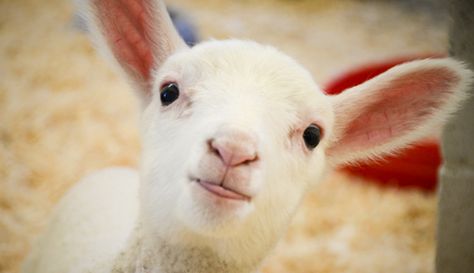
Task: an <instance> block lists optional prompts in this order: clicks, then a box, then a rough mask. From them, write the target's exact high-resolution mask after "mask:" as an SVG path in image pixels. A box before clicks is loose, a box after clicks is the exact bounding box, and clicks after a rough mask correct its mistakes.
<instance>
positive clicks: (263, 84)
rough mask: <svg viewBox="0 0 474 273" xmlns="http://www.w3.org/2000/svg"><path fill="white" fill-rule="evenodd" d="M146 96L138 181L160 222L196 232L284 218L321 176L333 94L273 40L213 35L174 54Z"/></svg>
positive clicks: (230, 230) (224, 231) (218, 232)
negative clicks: (172, 216)
mask: <svg viewBox="0 0 474 273" xmlns="http://www.w3.org/2000/svg"><path fill="white" fill-rule="evenodd" d="M152 93H153V94H152V97H151V101H150V102H149V103H148V105H147V107H146V109H145V113H144V118H143V120H144V122H143V127H144V128H143V132H144V136H143V141H144V144H143V147H144V151H143V154H144V160H143V181H144V182H145V183H146V187H144V189H145V192H144V195H145V196H146V199H147V200H148V201H146V202H147V204H153V205H152V207H150V211H151V212H150V213H155V214H160V215H162V216H165V217H159V218H157V221H158V222H159V223H163V222H169V221H170V220H169V218H168V217H169V213H176V216H177V217H178V219H179V220H180V221H181V222H183V223H186V225H188V226H189V227H191V228H192V229H193V230H196V231H199V232H204V233H208V234H212V235H213V236H220V235H227V234H228V233H233V232H234V231H236V230H239V229H240V228H242V226H241V224H242V223H245V222H246V220H247V219H248V218H249V217H250V216H251V215H255V216H262V215H267V216H266V217H261V218H260V219H258V221H260V222H265V221H266V220H265V218H267V219H270V218H272V217H271V216H270V215H272V214H276V216H275V217H278V218H286V217H287V215H289V213H290V212H291V211H293V209H294V208H295V206H296V204H297V203H298V201H299V200H300V199H301V196H302V194H303V192H304V191H305V189H306V187H307V185H308V184H309V183H310V181H316V180H318V178H319V177H320V176H321V174H322V171H323V168H324V166H325V147H326V146H327V143H328V141H327V139H330V138H329V137H328V138H326V135H328V136H330V135H331V131H332V126H333V111H332V106H331V103H330V100H329V99H328V98H327V97H326V96H325V95H324V94H323V93H322V92H321V91H320V90H319V89H318V87H317V86H316V85H315V84H314V82H313V80H312V79H311V77H310V75H309V74H308V73H307V72H306V71H305V70H304V69H302V68H301V67H300V66H299V65H298V64H296V62H294V61H293V60H292V59H290V58H289V57H287V56H285V55H283V54H281V53H279V52H277V51H276V50H275V49H273V48H271V47H265V46H261V45H258V44H256V43H253V42H241V41H226V42H221V41H219V42H207V43H203V44H201V45H198V46H196V47H194V48H192V49H190V50H184V51H181V52H177V53H175V54H174V55H172V56H170V57H169V58H168V60H166V62H165V63H164V64H163V66H162V67H161V68H160V69H159V70H158V73H157V74H156V77H155V79H154V84H153V88H152ZM151 200H155V201H151ZM157 202H160V203H162V204H160V205H159V206H157V204H156V203H157ZM160 207H166V208H170V209H171V211H164V210H161V211H160V210H157V208H160ZM165 218H166V219H167V220H166V221H165ZM268 224H269V225H270V224H271V223H268ZM272 224H274V223H272ZM161 225H162V224H161ZM176 226H177V225H176V223H174V224H173V227H174V228H175V229H176Z"/></svg>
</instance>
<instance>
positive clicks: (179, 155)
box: [23, 0, 472, 273]
mask: <svg viewBox="0 0 474 273" xmlns="http://www.w3.org/2000/svg"><path fill="white" fill-rule="evenodd" d="M87 9H88V10H89V12H88V22H89V24H90V29H91V31H92V32H93V34H94V37H95V39H96V41H97V42H98V45H99V49H100V50H102V51H103V52H104V53H105V54H106V55H108V56H109V57H110V59H111V60H113V61H115V62H116V63H117V64H118V67H120V68H121V69H122V71H123V72H124V74H125V76H126V77H127V79H128V80H129V81H130V84H131V85H132V86H133V88H134V90H135V92H136V94H137V95H138V96H139V98H140V99H141V102H142V105H143V114H142V120H141V131H142V139H143V152H142V160H141V167H140V171H139V172H137V171H135V170H131V169H126V168H110V169H106V170H102V171H98V172H96V173H93V174H91V175H89V176H87V177H85V178H84V179H83V180H82V181H80V182H79V183H78V184H76V185H75V186H74V187H73V188H72V189H71V190H70V191H69V192H68V193H67V194H66V195H65V196H64V197H63V199H62V200H61V201H60V202H59V204H58V206H57V208H56V210H55V212H54V213H53V216H52V219H51V221H50V224H49V226H48V227H47V228H46V230H45V233H44V234H43V235H42V236H41V237H40V238H39V240H38V242H37V244H36V245H35V246H34V247H33V249H32V251H31V253H30V255H29V256H28V257H27V259H26V261H25V263H24V266H23V272H25V273H64V272H74V273H86V272H87V273H89V272H101V273H106V272H114V273H118V272H123V273H125V272H155V273H158V272H159V273H175V272H194V273H203V272H206V273H209V272H226V273H244V272H245V273H249V272H255V271H257V270H258V267H259V265H260V264H261V262H262V260H263V259H264V258H265V256H266V255H268V253H269V252H270V251H271V249H272V248H273V247H274V245H275V244H276V242H277V241H278V239H279V238H280V237H281V236H282V234H283V233H284V232H285V230H286V228H287V226H288V224H289V222H290V220H291V217H292V215H293V213H294V211H295V210H296V208H297V207H298V204H299V203H300V201H301V199H302V198H303V196H304V194H305V192H306V191H307V189H308V188H309V187H311V186H312V185H314V184H316V183H317V182H318V181H319V180H321V178H322V177H323V176H324V174H325V173H326V171H327V170H328V169H330V168H332V167H335V166H338V165H340V164H347V163H350V162H356V161H359V160H370V159H372V158H378V157H381V156H383V155H385V154H389V153H393V152H396V151H397V150H398V149H400V148H402V147H404V146H406V145H409V144H410V143H412V142H414V141H416V140H418V139H420V138H422V137H424V136H426V135H429V134H432V133H433V131H434V129H435V128H439V127H440V126H442V124H443V122H444V121H445V120H446V119H447V118H448V117H449V115H450V114H451V113H453V112H454V111H455V110H456V109H457V108H458V106H459V105H460V103H461V102H462V101H463V99H464V98H465V97H466V96H467V94H466V91H465V90H466V88H467V86H468V85H469V84H470V82H471V78H472V73H471V72H470V71H469V70H467V69H466V68H465V67H464V65H463V64H462V63H460V62H458V61H455V60H453V59H449V58H447V59H437V60H435V59H432V60H421V61H415V62H411V63H407V64H403V65H400V66H398V67H395V68H393V69H391V70H389V71H387V72H385V73H384V74H382V75H380V76H378V77H376V78H374V79H372V80H370V81H368V82H366V83H363V84H361V85H359V86H356V87H354V88H352V89H350V90H346V91H345V92H343V93H342V94H340V95H337V96H327V95H325V94H324V92H323V91H322V90H321V89H319V88H318V87H317V85H316V84H315V83H314V81H313V79H312V78H311V76H310V74H309V73H308V72H307V71H306V70H305V69H304V68H302V67H301V66H300V65H299V64H297V63H296V62H295V61H294V60H293V59H291V58H290V57H287V56H286V55H284V54H283V53H281V52H279V51H277V50H276V49H274V48H272V47H269V46H263V45H259V44H257V43H254V42H249V41H238V40H228V41H209V42H204V43H202V44H199V45H197V46H195V47H193V48H188V47H187V46H186V45H185V44H184V43H183V41H182V40H181V38H179V36H178V34H177V33H176V32H175V30H174V29H173V27H172V24H171V22H170V19H169V18H168V16H167V13H166V10H165V6H164V4H163V3H162V2H155V1H153V0H139V1H136V0H120V1H117V0H90V1H89V2H88V4H87Z"/></svg>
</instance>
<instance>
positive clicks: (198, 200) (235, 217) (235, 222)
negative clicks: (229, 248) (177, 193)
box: [178, 183, 254, 237]
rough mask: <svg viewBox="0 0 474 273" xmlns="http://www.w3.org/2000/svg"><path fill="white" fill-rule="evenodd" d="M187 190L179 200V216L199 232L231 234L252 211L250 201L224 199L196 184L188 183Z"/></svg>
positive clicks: (213, 234)
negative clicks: (185, 194) (186, 193)
mask: <svg viewBox="0 0 474 273" xmlns="http://www.w3.org/2000/svg"><path fill="white" fill-rule="evenodd" d="M188 193H189V195H187V196H186V197H185V198H183V199H182V200H180V201H181V202H179V203H180V206H179V208H178V213H179V216H178V217H179V219H180V220H181V222H183V223H184V224H185V225H186V226H187V227H188V228H190V229H191V230H193V231H194V232H197V233H200V234H202V235H207V236H211V237H221V236H226V235H230V234H232V233H234V232H236V231H237V230H239V228H240V227H241V226H242V225H243V224H244V222H245V220H246V219H247V217H248V216H249V214H251V213H252V211H253V210H254V205H253V203H252V201H251V200H234V199H230V198H223V197H220V196H217V195H215V194H213V193H211V192H209V191H208V190H206V189H204V188H202V186H200V185H199V184H197V183H190V184H189V191H188ZM183 197H184V196H183Z"/></svg>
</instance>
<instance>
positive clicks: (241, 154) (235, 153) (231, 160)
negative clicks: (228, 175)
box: [208, 131, 258, 167]
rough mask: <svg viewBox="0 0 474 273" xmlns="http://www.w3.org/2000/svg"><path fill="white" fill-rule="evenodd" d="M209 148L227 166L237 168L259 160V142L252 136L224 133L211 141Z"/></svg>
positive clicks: (239, 133) (235, 132) (232, 132)
mask: <svg viewBox="0 0 474 273" xmlns="http://www.w3.org/2000/svg"><path fill="white" fill-rule="evenodd" d="M208 143H209V148H210V150H211V152H212V153H214V154H216V155H217V156H218V157H219V158H220V159H221V160H222V162H223V163H224V164H225V165H226V166H230V167H235V166H239V165H244V164H249V163H251V162H254V161H257V160H258V153H257V141H256V138H255V137H254V136H252V135H251V134H247V133H243V132H239V131H231V132H223V133H219V134H217V135H216V137H215V138H212V139H210V140H209V142H208Z"/></svg>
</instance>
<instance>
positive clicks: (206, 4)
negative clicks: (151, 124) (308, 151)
mask: <svg viewBox="0 0 474 273" xmlns="http://www.w3.org/2000/svg"><path fill="white" fill-rule="evenodd" d="M169 2H171V1H169ZM172 2H173V5H174V6H175V7H177V8H180V9H181V10H184V11H186V13H187V14H188V15H189V16H191V18H193V19H194V21H195V22H196V24H197V26H198V28H199V30H200V32H201V36H202V37H203V38H204V39H207V38H228V37H235V38H245V39H254V40H257V41H260V42H263V43H267V44H272V45H275V46H277V47H279V48H281V49H282V50H283V51H284V52H287V53H288V54H289V55H291V56H294V57H295V58H296V59H297V60H299V61H300V62H301V63H303V64H304V65H305V66H306V67H308V68H309V69H310V70H311V71H312V72H313V74H314V77H315V79H316V80H317V81H318V82H320V83H324V82H326V81H328V80H329V79H330V78H331V77H332V76H334V75H336V74H337V73H338V72H340V71H341V70H344V69H346V68H347V67H351V66H353V65H356V64H359V63H363V62H365V61H369V60H378V59H383V58H386V57H393V56H399V55H405V54H412V53H426V52H446V45H447V34H446V25H445V21H446V20H445V18H444V17H443V15H442V14H441V13H439V10H438V11H437V12H435V13H432V12H430V10H429V9H427V8H426V7H424V6H422V5H417V4H413V3H414V1H402V2H403V3H402V4H400V3H399V2H400V1H398V2H397V1H367V0H366V1H363V0H359V1H354V0H353V1H349V0H347V1H346V0H344V1H322V0H314V1H310V0H263V1H256V0H247V1H230V0H227V1H220V0H194V1H192V0H175V1H172ZM421 2H423V1H421ZM426 2H429V1H426ZM395 3H397V4H395ZM73 15H74V11H73V8H72V5H71V3H70V2H68V1H66V0H49V1H37V0H15V1H11V0H0V272H3V273H16V272H18V269H19V264H20V261H21V260H22V258H23V257H24V255H25V254H26V253H27V251H28V249H29V246H30V244H31V242H32V239H33V238H34V236H35V235H36V234H37V233H38V232H40V231H41V228H42V227H43V225H44V223H45V221H46V219H47V216H48V213H49V212H50V211H51V208H52V207H53V205H54V204H55V202H56V201H57V200H58V198H59V197H60V196H61V195H62V194H63V193H64V192H65V191H66V190H67V189H68V188H69V187H70V186H71V185H72V184H73V183H74V182H75V181H77V180H78V179H79V178H80V177H81V176H83V175H84V174H86V173H88V172H90V171H92V170H95V169H98V168H102V167H105V166H110V165H123V166H135V165H136V163H137V159H138V153H139V149H140V144H139V140H138V134H137V116H138V115H137V108H136V105H135V100H134V97H133V96H132V95H131V94H130V92H129V90H128V87H127V86H126V84H125V83H124V81H123V80H122V79H120V78H118V77H117V75H116V74H115V73H114V72H113V71H112V70H111V69H110V68H109V66H108V65H107V64H105V63H104V61H103V59H101V58H100V57H99V56H97V55H96V53H95V51H94V49H93V48H92V47H91V45H90V43H89V41H88V40H87V37H86V36H85V34H84V33H82V32H81V31H79V30H77V28H75V26H74V23H73V21H74V20H73V18H74V16H73ZM435 213H436V196H435V195H434V194H426V193H422V192H418V191H414V190H412V191H407V190H404V191H401V190H396V189H389V188H379V187H377V186H374V185H373V184H370V183H365V181H362V180H361V179H359V178H355V177H350V176H347V175H344V174H341V173H334V174H332V175H330V176H329V177H328V179H327V180H326V181H324V182H323V183H321V184H319V185H318V186H317V187H315V189H314V190H313V191H312V192H311V193H310V194H309V195H308V197H307V199H306V200H305V201H304V204H303V207H302V208H301V209H300V210H299V212H298V214H297V216H296V218H295V219H294V221H293V224H292V226H291V228H290V230H289V232H288V234H287V235H286V237H285V238H284V240H283V241H282V242H281V243H280V245H279V246H278V248H277V249H276V251H275V252H274V253H273V254H272V255H271V256H270V257H269V258H268V259H267V261H266V263H265V265H264V266H263V269H262V271H263V272H264V273H280V272H292V273H310V272H318V273H319V272H365V273H370V272H373V273H379V272H389V273H395V272H400V273H407V272H413V273H415V272H417V273H418V272H420V273H421V272H433V259H434V235H435V222H436V219H435Z"/></svg>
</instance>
